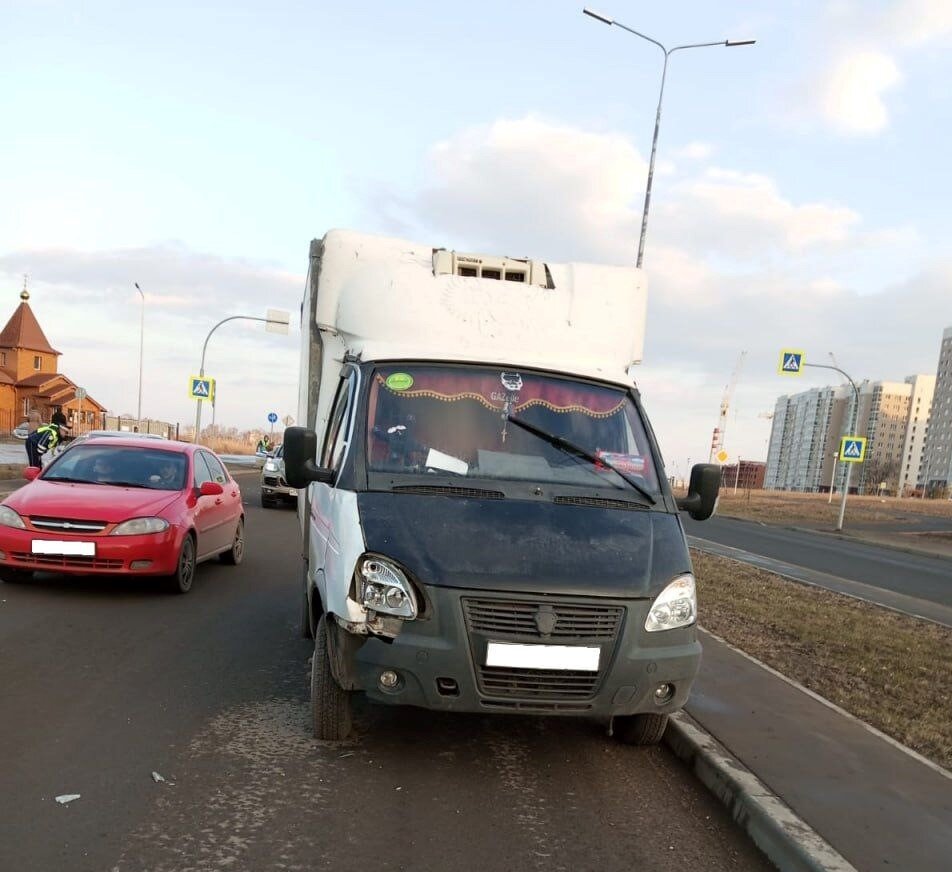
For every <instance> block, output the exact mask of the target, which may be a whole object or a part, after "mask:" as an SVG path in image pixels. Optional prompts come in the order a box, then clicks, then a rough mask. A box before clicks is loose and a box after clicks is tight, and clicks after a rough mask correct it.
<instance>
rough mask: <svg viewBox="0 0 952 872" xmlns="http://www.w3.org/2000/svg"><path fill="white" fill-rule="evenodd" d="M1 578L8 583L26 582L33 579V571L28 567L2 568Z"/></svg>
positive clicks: (0, 571) (0, 570)
mask: <svg viewBox="0 0 952 872" xmlns="http://www.w3.org/2000/svg"><path fill="white" fill-rule="evenodd" d="M0 580H3V581H5V582H6V583H7V584H26V583H27V582H28V581H32V580H33V573H32V572H30V571H29V570H26V569H6V568H4V569H0Z"/></svg>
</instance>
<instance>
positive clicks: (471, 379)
mask: <svg viewBox="0 0 952 872" xmlns="http://www.w3.org/2000/svg"><path fill="white" fill-rule="evenodd" d="M644 315H645V290H644V286H643V279H642V274H641V272H640V270H636V269H631V268H620V267H605V266H594V265H586V264H553V263H542V262H540V261H532V260H521V259H518V260H517V259H511V258H502V257H491V256H487V255H478V254H462V253H457V252H453V251H447V250H445V249H439V248H433V247H432V246H425V245H419V244H415V243H411V242H404V241H401V240H392V239H383V238H377V237H371V236H365V235H361V234H357V233H352V232H347V231H332V232H329V233H328V234H327V235H326V236H325V237H324V238H323V239H322V240H315V241H314V242H313V243H312V246H311V258H310V269H309V274H308V280H307V283H306V288H305V295H304V299H303V302H302V309H301V327H302V329H301V335H302V348H301V380H300V409H299V420H301V421H302V422H304V424H305V426H303V427H292V428H289V429H288V430H287V431H286V433H285V438H284V446H285V466H286V477H287V480H288V482H289V484H290V485H291V486H293V487H297V488H300V489H301V490H300V496H299V515H300V519H301V530H302V538H303V555H302V556H303V569H302V585H301V592H300V596H301V628H302V632H303V634H304V635H305V636H308V637H312V638H314V642H315V648H314V658H313V661H312V672H311V700H312V709H313V720H314V734H315V736H316V737H317V738H320V739H340V738H343V737H345V736H346V735H347V734H348V732H349V730H350V726H351V719H350V698H351V695H352V694H353V693H354V692H358V691H359V692H363V693H365V694H366V695H367V696H368V697H369V698H371V699H373V700H374V701H377V702H381V703H391V704H403V705H414V706H420V707H424V708H429V709H441V710H452V711H465V712H484V713H485V712H499V713H505V712H520V713H536V714H554V715H574V716H581V717H588V718H593V719H598V720H602V721H604V722H606V723H610V724H613V727H614V733H615V735H617V736H619V737H620V738H621V739H623V740H625V741H628V742H632V743H637V744H645V743H650V742H655V741H657V740H658V739H660V737H661V734H662V732H663V731H664V728H665V724H666V721H667V716H668V714H669V713H670V712H672V711H676V710H677V709H679V708H680V707H682V706H683V705H684V703H685V701H686V699H687V697H688V693H689V691H690V688H691V684H692V682H693V680H694V677H695V675H696V674H697V669H698V664H699V660H700V645H699V643H698V641H697V636H696V621H697V599H696V593H695V585H694V577H693V574H692V567H691V560H690V556H689V553H688V549H687V544H686V540H685V536H684V530H683V528H682V525H681V520H680V516H679V509H684V510H687V511H688V512H690V514H691V515H692V516H693V517H695V518H698V519H704V518H706V517H708V516H710V514H711V513H712V512H713V510H714V506H715V503H716V498H717V489H718V483H719V478H720V476H719V469H718V468H717V467H712V466H708V465H698V466H696V467H695V468H694V469H693V470H692V475H691V487H690V491H689V495H688V496H687V497H686V498H683V499H681V500H679V501H678V500H675V498H674V496H673V495H672V493H671V491H670V488H669V486H668V483H667V481H666V479H665V476H664V473H663V465H662V461H661V456H660V453H659V450H658V446H657V444H656V442H655V438H654V434H653V433H652V430H651V427H650V425H649V423H648V420H647V417H646V415H645V412H644V409H643V408H642V405H641V399H640V396H639V393H638V390H637V388H636V387H635V385H634V383H633V381H632V379H631V377H630V375H629V370H630V367H631V366H632V365H633V364H635V363H637V362H638V361H639V360H640V357H641V347H642V343H643V336H644Z"/></svg>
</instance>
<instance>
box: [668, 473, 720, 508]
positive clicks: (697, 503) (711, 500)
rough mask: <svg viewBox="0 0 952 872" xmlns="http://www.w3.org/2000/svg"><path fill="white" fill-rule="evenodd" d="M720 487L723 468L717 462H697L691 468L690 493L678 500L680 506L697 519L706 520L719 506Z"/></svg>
mask: <svg viewBox="0 0 952 872" xmlns="http://www.w3.org/2000/svg"><path fill="white" fill-rule="evenodd" d="M720 489H721V468H720V467H719V466H718V465H717V464H716V463H697V464H695V465H694V466H693V467H692V468H691V484H690V485H689V487H688V495H687V496H686V497H681V499H679V500H678V501H677V502H678V508H679V509H680V510H681V511H683V512H687V513H688V514H689V515H690V516H691V517H692V518H694V520H695V521H706V520H707V519H708V518H710V517H711V515H713V514H714V510H715V509H716V508H717V494H718V491H720Z"/></svg>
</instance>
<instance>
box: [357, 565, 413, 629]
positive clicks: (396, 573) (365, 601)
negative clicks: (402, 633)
mask: <svg viewBox="0 0 952 872" xmlns="http://www.w3.org/2000/svg"><path fill="white" fill-rule="evenodd" d="M357 599H358V601H359V602H360V603H361V605H363V606H364V608H367V609H373V611H375V612H380V613H381V614H384V615H394V616H395V617H398V618H403V619H405V620H409V621H412V620H413V619H414V618H415V617H416V616H417V602H416V595H415V594H414V593H413V586H412V585H411V584H410V581H409V579H408V578H407V577H406V575H405V574H404V573H403V570H401V569H400V568H399V567H397V566H396V565H394V564H393V563H391V562H390V561H389V560H384V558H382V557H361V558H360V560H359V561H358V563H357Z"/></svg>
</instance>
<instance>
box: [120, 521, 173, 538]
mask: <svg viewBox="0 0 952 872" xmlns="http://www.w3.org/2000/svg"><path fill="white" fill-rule="evenodd" d="M168 528H169V522H168V521H166V520H165V519H164V518H132V519H130V520H128V521H123V522H122V523H121V524H119V525H118V526H117V527H116V529H115V530H113V531H112V533H110V534H109V535H110V536H143V535H145V534H147V533H161V532H163V531H164V530H168Z"/></svg>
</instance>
